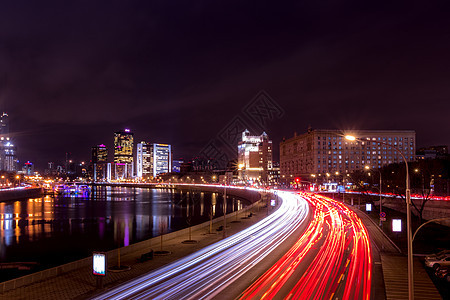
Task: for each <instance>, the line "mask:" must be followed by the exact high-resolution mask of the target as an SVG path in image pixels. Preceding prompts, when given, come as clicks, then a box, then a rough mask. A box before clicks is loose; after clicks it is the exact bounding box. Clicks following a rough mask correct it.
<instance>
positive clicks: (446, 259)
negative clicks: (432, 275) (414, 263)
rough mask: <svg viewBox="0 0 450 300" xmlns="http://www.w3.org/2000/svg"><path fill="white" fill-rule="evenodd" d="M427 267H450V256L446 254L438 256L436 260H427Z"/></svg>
mask: <svg viewBox="0 0 450 300" xmlns="http://www.w3.org/2000/svg"><path fill="white" fill-rule="evenodd" d="M425 265H426V266H427V267H430V268H433V269H438V268H439V267H441V266H450V254H444V255H441V256H437V257H436V258H432V259H426V260H425Z"/></svg>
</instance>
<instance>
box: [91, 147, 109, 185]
mask: <svg viewBox="0 0 450 300" xmlns="http://www.w3.org/2000/svg"><path fill="white" fill-rule="evenodd" d="M107 163H108V148H107V147H106V146H105V145H103V144H101V145H97V146H94V147H92V170H93V174H92V175H93V179H94V181H100V180H106V178H107Z"/></svg>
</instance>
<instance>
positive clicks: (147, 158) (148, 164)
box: [136, 142, 153, 178]
mask: <svg viewBox="0 0 450 300" xmlns="http://www.w3.org/2000/svg"><path fill="white" fill-rule="evenodd" d="M152 148H153V145H152V144H149V143H147V142H140V143H138V144H137V147H136V176H137V177H138V178H144V177H145V178H148V177H150V176H153V172H152V162H153V156H152Z"/></svg>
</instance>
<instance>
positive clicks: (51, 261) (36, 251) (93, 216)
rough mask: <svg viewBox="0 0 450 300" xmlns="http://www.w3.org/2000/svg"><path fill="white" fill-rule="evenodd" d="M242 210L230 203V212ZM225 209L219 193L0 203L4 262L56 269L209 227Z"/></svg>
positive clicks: (102, 193) (104, 190) (143, 192)
mask: <svg viewBox="0 0 450 300" xmlns="http://www.w3.org/2000/svg"><path fill="white" fill-rule="evenodd" d="M242 206H243V202H242V201H241V200H239V199H234V198H232V197H228V199H227V208H228V212H232V211H234V210H236V209H238V208H241V207H242ZM222 207H223V197H222V195H219V194H216V193H203V192H199V191H192V190H188V191H179V190H171V189H168V190H158V189H152V190H151V189H140V188H121V187H96V188H93V189H92V192H91V195H90V196H89V197H76V196H73V195H72V196H71V195H60V196H56V197H51V196H45V197H42V198H37V199H27V200H21V201H15V202H8V203H0V241H1V243H0V260H1V261H2V262H5V261H38V262H40V263H41V264H42V265H44V266H51V265H57V264H61V263H64V262H67V261H71V260H74V259H78V258H82V257H86V256H89V255H90V254H91V253H92V251H107V250H111V249H114V248H116V247H117V246H119V245H120V246H127V245H129V244H131V243H135V242H138V241H142V240H145V239H148V238H150V237H154V236H158V235H160V234H161V233H167V232H171V231H175V230H179V229H182V228H186V227H187V226H188V225H187V223H188V222H189V223H190V224H191V225H195V224H199V223H202V222H206V221H208V220H209V215H210V213H212V215H213V217H218V216H219V215H221V214H222Z"/></svg>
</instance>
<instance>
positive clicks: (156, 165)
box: [136, 142, 172, 178]
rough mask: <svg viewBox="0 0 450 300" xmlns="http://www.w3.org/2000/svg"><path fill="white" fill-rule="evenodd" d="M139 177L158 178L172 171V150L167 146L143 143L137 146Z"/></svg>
mask: <svg viewBox="0 0 450 300" xmlns="http://www.w3.org/2000/svg"><path fill="white" fill-rule="evenodd" d="M136 170H137V177H139V178H147V177H149V176H152V177H156V176H158V175H159V174H163V173H169V172H171V171H172V148H171V146H170V145H167V144H150V143H146V142H141V143H139V144H138V145H137V155H136Z"/></svg>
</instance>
